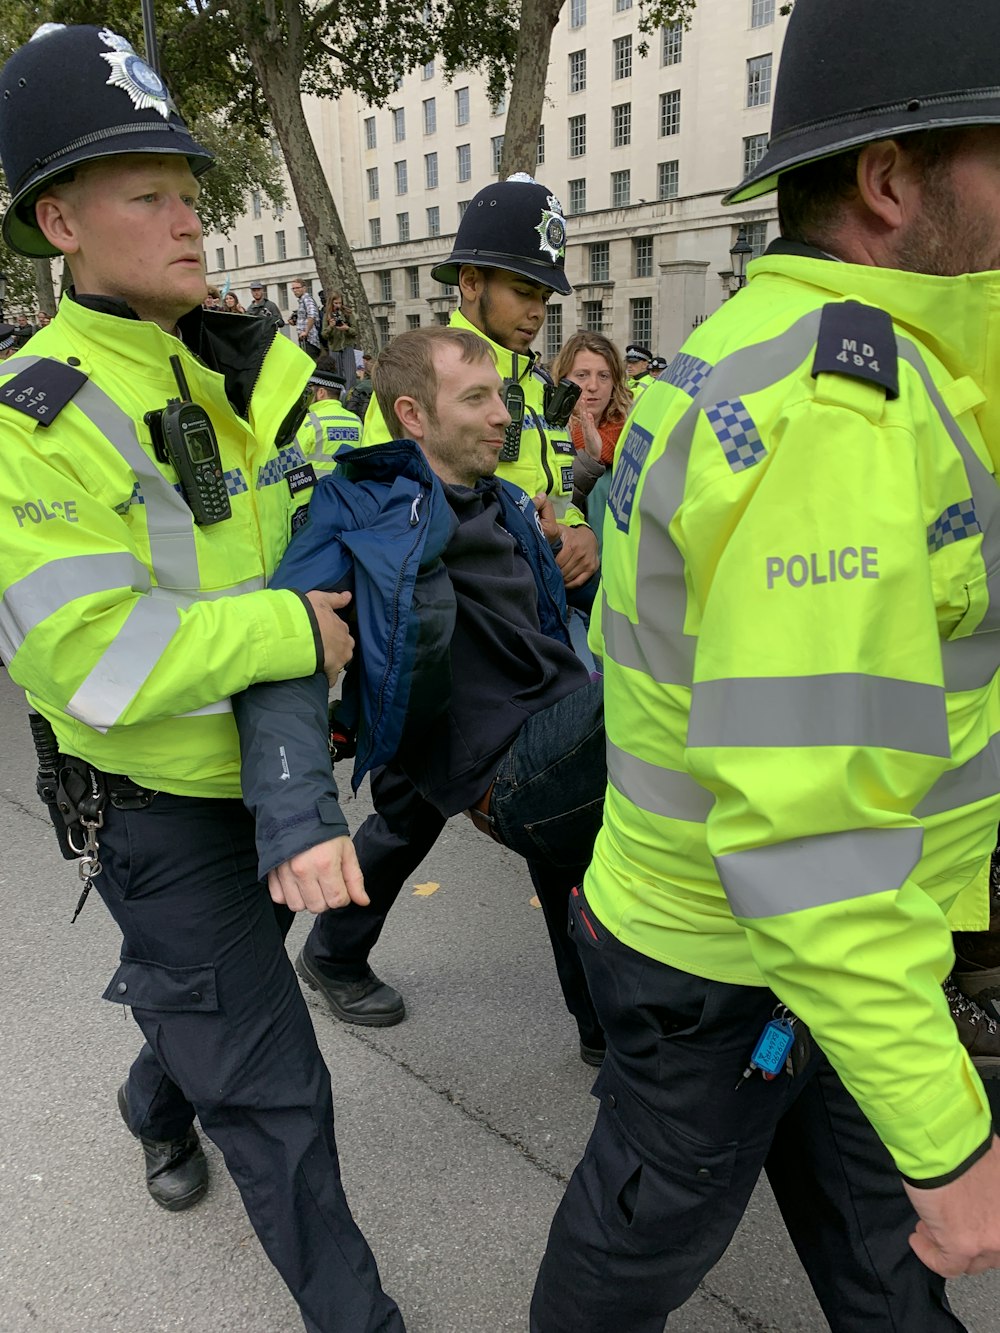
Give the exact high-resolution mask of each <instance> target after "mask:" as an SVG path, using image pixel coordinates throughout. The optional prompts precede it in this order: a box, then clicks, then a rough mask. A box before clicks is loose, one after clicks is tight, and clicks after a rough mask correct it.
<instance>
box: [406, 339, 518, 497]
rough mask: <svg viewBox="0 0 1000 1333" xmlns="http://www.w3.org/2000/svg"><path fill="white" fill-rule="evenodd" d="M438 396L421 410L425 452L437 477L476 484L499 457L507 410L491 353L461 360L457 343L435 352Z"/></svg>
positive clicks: (468, 484) (449, 480)
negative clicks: (431, 407) (431, 409)
mask: <svg viewBox="0 0 1000 1333" xmlns="http://www.w3.org/2000/svg"><path fill="white" fill-rule="evenodd" d="M434 368H435V371H436V372H437V381H438V388H437V397H436V399H435V403H434V413H433V415H431V414H429V413H427V414H426V432H427V433H426V437H425V438H424V439H423V440H421V442H420V443H421V445H422V446H423V450H424V453H425V454H426V455H427V460H428V462H429V463H430V465H431V467H432V468H433V470H434V471H435V472H436V473H437V475H438V476H439V477H440V478H441V480H442V481H446V482H449V483H451V484H452V485H459V486H475V484H476V482H477V481H479V480H480V478H482V477H492V476H493V474H494V472H496V470H497V463H498V462H499V461H500V450H501V449H502V448H503V435H504V431H505V430H506V428H507V426H508V425H509V424H510V413H509V412H508V411H507V409H506V407H504V405H503V399H502V398H501V397H500V376H499V375H498V374H497V369H496V366H495V365H494V364H493V361H492V360H491V358H490V357H488V356H486V357H483V358H481V359H480V360H478V361H463V360H462V357H461V354H460V353H459V350H458V348H457V347H438V348H435V351H434Z"/></svg>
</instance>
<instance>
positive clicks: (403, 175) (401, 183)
mask: <svg viewBox="0 0 1000 1333" xmlns="http://www.w3.org/2000/svg"><path fill="white" fill-rule="evenodd" d="M393 169H394V171H395V173H396V193H397V194H405V193H406V191H407V188H408V179H407V175H408V173H407V170H406V162H405V161H403V162H395V163H393Z"/></svg>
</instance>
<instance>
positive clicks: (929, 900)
mask: <svg viewBox="0 0 1000 1333" xmlns="http://www.w3.org/2000/svg"><path fill="white" fill-rule="evenodd" d="M791 249H793V248H792V247H779V252H778V253H769V254H768V255H766V256H764V257H763V258H761V259H760V260H758V261H757V262H756V263H755V264H754V265H753V266H752V267H751V269H750V273H751V275H752V276H751V281H750V284H749V286H748V288H747V289H746V290H745V291H744V292H741V293H740V294H739V295H738V297H736V298H735V299H734V300H732V301H730V302H727V303H726V304H725V305H724V306H723V307H722V309H721V310H720V311H719V312H718V313H717V314H716V315H714V316H713V317H712V318H711V319H710V320H709V321H707V322H706V323H705V324H703V325H702V326H701V327H699V329H698V330H697V331H696V332H695V333H694V334H693V336H692V337H691V338H690V339H689V340H688V342H687V343H686V344H685V346H684V348H683V349H682V351H681V352H680V353H679V354H678V355H677V357H675V359H674V361H673V362H672V364H671V366H670V367H669V369H668V371H667V372H665V373H664V376H663V377H662V378H661V379H659V380H657V381H655V382H654V383H653V384H652V385H650V387H649V388H648V389H647V390H646V391H645V392H644V393H643V395H642V398H641V399H640V400H639V403H638V405H637V407H636V410H635V412H634V414H633V415H632V417H631V418H630V420H629V422H628V423H627V425H626V429H625V438H624V439H623V441H622V444H621V446H620V449H619V453H618V458H617V461H616V465H615V473H614V477H613V480H612V486H611V493H610V497H609V501H608V511H607V515H606V518H605V527H604V552H603V556H604V565H603V570H604V573H603V589H602V593H601V594H599V596H598V600H597V603H596V604H595V613H596V615H595V619H596V618H597V617H599V624H597V625H595V626H594V627H593V628H592V634H591V646H592V647H594V649H595V651H598V652H600V653H601V654H602V656H603V658H604V671H605V692H606V693H605V716H606V726H607V736H608V780H609V785H608V790H607V801H606V804H605V814H604V826H603V829H602V831H601V833H600V835H599V837H598V840H597V845H596V848H595V852H594V859H593V863H592V865H591V867H590V870H589V871H588V874H587V879H586V892H587V897H588V899H589V901H590V903H591V905H592V906H593V908H594V910H595V911H596V913H597V915H598V916H599V917H600V919H601V921H602V922H603V923H604V924H605V926H606V927H607V928H608V929H609V930H611V931H612V932H613V933H614V934H615V935H616V936H617V937H618V938H619V939H621V940H623V941H624V942H625V943H626V944H628V945H630V946H631V947H632V948H634V949H637V950H639V951H640V952H642V953H645V954H646V955H648V956H650V957H653V958H656V959H659V960H661V961H662V962H664V963H667V964H669V965H671V966H674V967H677V968H681V969H683V970H685V971H688V972H691V973H694V974H696V975H698V976H701V977H708V978H712V979H717V980H720V981H724V982H734V983H743V984H749V985H761V984H767V985H769V986H771V987H772V988H773V989H774V991H775V992H776V993H777V995H778V996H779V997H780V999H781V1000H782V1001H783V1002H784V1003H785V1004H787V1005H788V1006H789V1008H791V1009H792V1010H793V1011H794V1012H795V1013H796V1014H798V1015H799V1017H800V1018H801V1020H802V1021H804V1022H805V1023H807V1024H808V1026H809V1027H810V1029H811V1030H812V1032H813V1034H814V1037H815V1038H816V1040H817V1041H818V1042H819V1044H820V1046H821V1047H822V1048H823V1049H824V1051H825V1052H826V1053H827V1055H828V1056H829V1058H830V1060H831V1061H832V1063H833V1064H834V1066H835V1067H836V1068H837V1070H838V1071H839V1073H840V1075H841V1077H842V1078H843V1080H844V1082H845V1084H846V1085H847V1086H848V1088H849V1089H850V1090H851V1092H852V1093H853V1095H854V1096H855V1097H856V1099H857V1101H858V1102H859V1104H860V1105H861V1107H862V1109H863V1110H864V1112H865V1114H866V1115H867V1116H868V1118H869V1119H870V1121H871V1122H872V1124H873V1125H874V1127H875V1129H876V1131H877V1132H878V1134H879V1135H880V1137H881V1138H882V1140H883V1141H884V1142H885V1144H886V1146H887V1147H888V1148H889V1149H890V1151H891V1152H892V1154H893V1156H894V1158H895V1160H896V1163H897V1165H898V1166H899V1168H900V1170H901V1171H902V1173H903V1174H904V1175H905V1176H907V1177H910V1178H912V1179H915V1180H920V1181H923V1182H925V1183H926V1182H928V1181H931V1180H939V1179H941V1178H944V1177H947V1176H948V1174H949V1173H951V1172H953V1171H954V1170H956V1169H957V1168H959V1167H961V1166H963V1165H964V1164H965V1163H967V1162H968V1161H969V1160H970V1159H971V1158H973V1157H974V1155H975V1154H976V1153H978V1152H979V1151H981V1150H983V1145H984V1144H986V1143H987V1142H988V1140H989V1133H990V1113H989V1110H988V1106H987V1102H986V1098H985V1095H984V1092H983V1088H982V1085H981V1083H980V1080H979V1078H978V1075H977V1074H976V1073H975V1072H974V1070H973V1067H972V1065H971V1063H970V1061H969V1058H968V1056H967V1055H966V1053H965V1052H964V1051H963V1050H962V1048H961V1046H960V1045H959V1042H958V1038H957V1036H956V1031H955V1027H954V1024H953V1022H952V1020H951V1018H950V1015H949V1012H948V1006H947V1004H946V1001H945V999H944V996H943V993H942V990H941V982H942V980H943V979H944V978H945V976H946V975H947V973H948V971H949V968H950V966H951V961H952V950H951V936H950V931H949V921H950V923H951V924H952V925H953V926H955V927H956V928H958V927H964V928H967V929H968V928H971V929H976V928H981V927H984V926H985V924H986V920H987V889H986V882H987V881H986V864H987V860H988V857H989V853H990V849H991V847H992V845H993V843H994V841H995V838H996V826H997V818H998V815H1000V794H998V793H1000V675H998V664H1000V488H998V486H997V478H996V473H997V470H998V465H1000V363H998V361H997V358H996V356H995V353H994V338H995V337H996V335H997V333H998V332H1000V322H998V317H997V311H998V309H1000V274H997V273H987V274H976V275H973V276H971V277H961V278H955V279H947V280H946V279H941V278H929V277H923V276H920V275H916V274H913V273H904V272H900V271H889V270H882V269H876V268H868V267H863V266H855V265H848V264H839V263H836V262H832V261H830V260H826V259H823V258H820V257H819V256H818V255H816V254H815V252H803V253H788V251H789V250H791ZM849 302H856V303H860V304H853V305H852V304H848V303H849ZM872 307H877V309H875V310H874V311H873V310H872ZM885 312H890V313H891V319H890V317H889V315H888V314H886V313H885ZM894 376H895V377H898V385H897V384H896V383H895V382H894ZM897 390H898V392H897ZM747 1054H749V1052H747ZM737 1062H739V1057H737ZM739 1072H740V1071H739V1070H738V1069H737V1071H736V1075H737V1076H738V1074H739ZM734 1082H735V1079H734Z"/></svg>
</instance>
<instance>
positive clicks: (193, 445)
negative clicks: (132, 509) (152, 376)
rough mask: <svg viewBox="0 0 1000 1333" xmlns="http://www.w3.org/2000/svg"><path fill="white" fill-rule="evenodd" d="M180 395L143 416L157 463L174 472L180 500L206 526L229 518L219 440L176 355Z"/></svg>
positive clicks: (174, 363) (173, 360)
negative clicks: (193, 395)
mask: <svg viewBox="0 0 1000 1333" xmlns="http://www.w3.org/2000/svg"><path fill="white" fill-rule="evenodd" d="M170 367H171V369H172V370H173V372H174V379H175V380H176V381H177V388H178V391H179V392H180V395H181V396H180V398H170V399H168V400H167V405H166V407H161V408H160V409H159V410H158V411H156V412H147V413H146V415H145V416H144V417H143V420H144V421H145V423H146V425H147V426H148V427H149V433H150V435H151V436H152V438H153V448H154V449H155V451H156V457H157V458H158V459H159V460H160V462H161V463H169V464H170V465H171V467H172V468H173V469H174V471H175V472H176V473H177V478H178V480H179V481H180V484H181V490H182V491H183V492H184V499H185V502H186V503H187V506H188V508H189V509H190V510H191V513H192V514H193V515H194V521H195V522H196V523H197V524H198V525H199V526H200V527H204V528H207V527H210V526H211V525H212V524H213V523H221V522H222V521H223V520H224V519H227V518H231V517H232V513H233V510H232V506H231V504H230V503H229V491H228V490H227V489H226V479H225V477H224V476H223V475H222V458H221V456H220V454H219V443H218V441H217V440H216V438H215V431H214V430H213V428H212V422H211V419H210V418H209V415H208V413H207V412H206V411H205V409H204V408H203V407H200V406H199V405H198V404H197V403H193V402H192V401H191V394H190V391H189V390H188V384H187V380H186V379H185V377H184V368H183V367H182V366H181V360H180V357H179V356H172V357H171V358H170Z"/></svg>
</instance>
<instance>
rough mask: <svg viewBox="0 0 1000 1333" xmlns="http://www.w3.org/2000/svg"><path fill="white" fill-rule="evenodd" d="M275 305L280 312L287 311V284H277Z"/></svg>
mask: <svg viewBox="0 0 1000 1333" xmlns="http://www.w3.org/2000/svg"><path fill="white" fill-rule="evenodd" d="M275 304H276V305H277V306H278V308H279V309H280V310H287V309H288V283H287V282H279V283H278V296H277V300H276V301H275Z"/></svg>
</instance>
